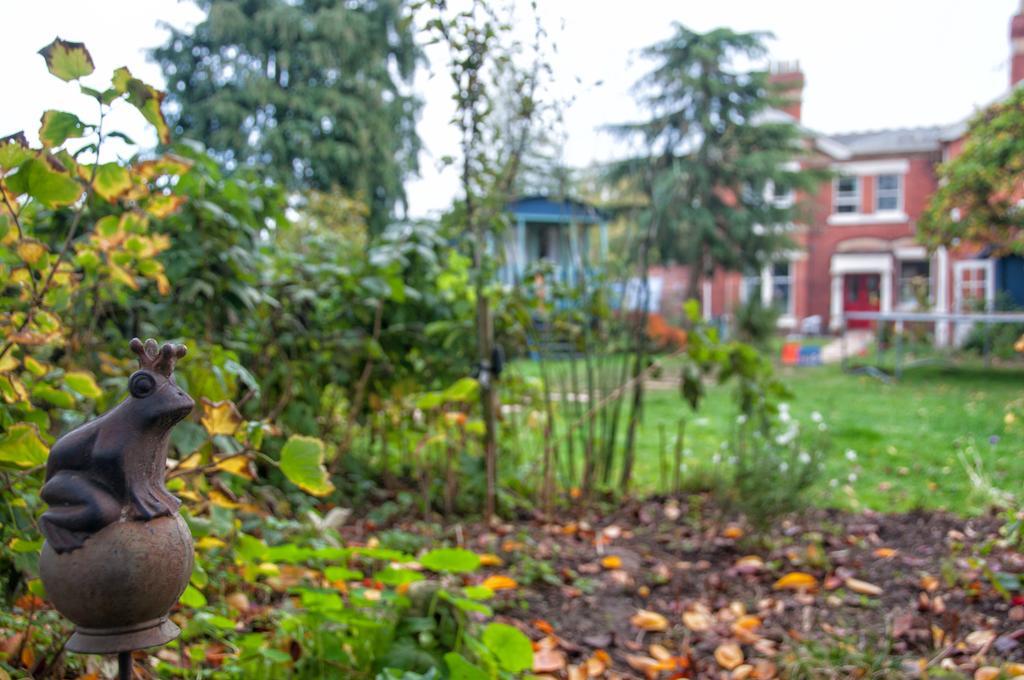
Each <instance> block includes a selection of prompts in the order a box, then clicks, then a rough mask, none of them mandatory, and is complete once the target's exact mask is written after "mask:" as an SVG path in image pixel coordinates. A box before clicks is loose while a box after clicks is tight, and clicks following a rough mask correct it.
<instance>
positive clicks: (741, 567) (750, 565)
mask: <svg viewBox="0 0 1024 680" xmlns="http://www.w3.org/2000/svg"><path fill="white" fill-rule="evenodd" d="M733 566H734V567H735V568H736V569H737V570H738V571H742V572H753V571H761V570H762V569H764V560H762V559H761V558H760V557H758V556H757V555H747V556H745V557H741V558H739V559H738V560H736V564H735V565H733Z"/></svg>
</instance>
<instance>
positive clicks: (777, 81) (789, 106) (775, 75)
mask: <svg viewBox="0 0 1024 680" xmlns="http://www.w3.org/2000/svg"><path fill="white" fill-rule="evenodd" d="M1021 2H1022V3H1024V0H1021ZM1017 19H1020V20H1021V22H1022V23H1021V31H1022V32H1021V35H1022V36H1024V16H1018V17H1014V20H1015V21H1016V20H1017ZM1014 26H1016V24H1014ZM1022 44H1024V41H1022ZM1021 56H1022V61H1021V66H1022V68H1024V47H1022V55H1021ZM1015 58H1016V57H1015ZM1013 63H1014V64H1015V65H1016V63H1017V62H1016V61H1014V62H1013ZM1022 74H1024V71H1022ZM768 82H769V83H771V84H772V85H774V86H775V87H776V88H778V89H777V94H778V96H780V97H781V98H782V99H783V103H782V104H781V105H780V106H779V107H778V108H779V110H780V111H783V112H784V113H788V114H789V115H790V116H792V117H793V118H794V119H795V120H796V121H797V122H798V123H799V122H800V108H801V105H802V104H803V96H804V73H803V71H801V70H800V62H798V61H778V62H774V63H772V65H771V70H770V72H769V75H768Z"/></svg>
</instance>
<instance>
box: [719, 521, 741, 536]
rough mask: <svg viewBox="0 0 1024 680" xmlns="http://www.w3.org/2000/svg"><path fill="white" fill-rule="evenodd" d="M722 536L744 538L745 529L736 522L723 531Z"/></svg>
mask: <svg viewBox="0 0 1024 680" xmlns="http://www.w3.org/2000/svg"><path fill="white" fill-rule="evenodd" d="M722 536H725V537H726V538H733V539H735V538H742V537H743V529H741V528H740V527H739V526H737V525H735V524H730V525H729V526H727V527H726V528H725V530H724V531H723V532H722Z"/></svg>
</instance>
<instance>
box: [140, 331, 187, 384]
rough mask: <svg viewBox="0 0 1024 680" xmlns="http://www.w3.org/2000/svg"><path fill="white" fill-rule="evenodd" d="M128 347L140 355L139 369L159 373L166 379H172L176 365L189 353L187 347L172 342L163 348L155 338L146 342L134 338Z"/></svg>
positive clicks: (166, 343)
mask: <svg viewBox="0 0 1024 680" xmlns="http://www.w3.org/2000/svg"><path fill="white" fill-rule="evenodd" d="M128 346H129V347H130V348H131V350H132V351H133V352H135V354H137V355H138V357H139V368H141V369H146V370H148V371H153V372H154V373H159V374H160V375H162V376H164V377H165V378H170V377H171V374H172V373H174V365H175V364H176V363H178V359H180V358H182V357H183V356H185V352H186V351H188V350H186V348H185V345H175V344H173V343H170V342H165V343H164V344H163V346H160V345H158V344H157V341H156V340H154V339H153V338H150V339H149V340H146V342H142V341H141V340H139V339H138V338H132V341H131V342H130V343H128Z"/></svg>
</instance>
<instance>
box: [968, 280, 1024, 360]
mask: <svg viewBox="0 0 1024 680" xmlns="http://www.w3.org/2000/svg"><path fill="white" fill-rule="evenodd" d="M995 310H996V311H997V312H1019V311H1020V309H1019V308H1018V307H1017V305H1015V304H1014V303H1013V300H1012V299H1010V298H1009V296H1008V295H1007V294H1006V293H1000V295H999V296H998V297H997V298H996V303H995ZM977 311H982V310H981V309H979V310H977ZM1022 335H1024V324H1019V323H1001V324H986V323H975V324H974V325H973V326H972V327H971V330H970V332H969V333H968V334H967V339H966V340H964V344H963V349H964V350H966V351H969V352H975V353H977V354H990V355H994V356H997V357H999V358H1000V359H1012V358H1014V357H1015V356H1016V355H1017V354H1018V352H1017V350H1016V348H1015V345H1016V344H1017V341H1018V340H1019V339H1020V338H1021V336H1022Z"/></svg>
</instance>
